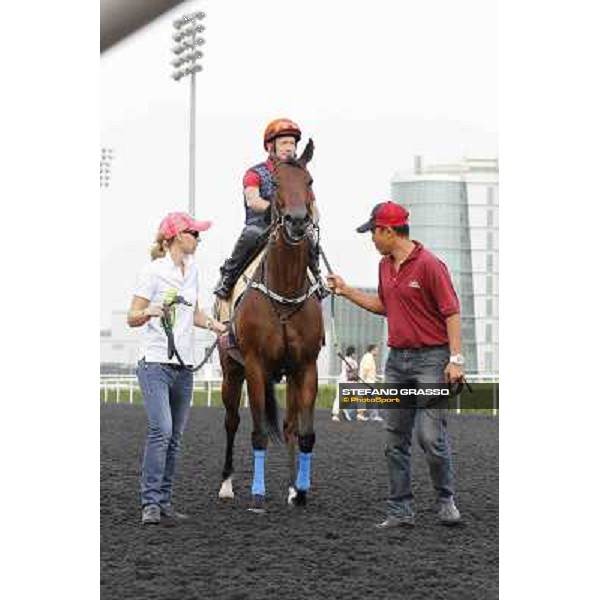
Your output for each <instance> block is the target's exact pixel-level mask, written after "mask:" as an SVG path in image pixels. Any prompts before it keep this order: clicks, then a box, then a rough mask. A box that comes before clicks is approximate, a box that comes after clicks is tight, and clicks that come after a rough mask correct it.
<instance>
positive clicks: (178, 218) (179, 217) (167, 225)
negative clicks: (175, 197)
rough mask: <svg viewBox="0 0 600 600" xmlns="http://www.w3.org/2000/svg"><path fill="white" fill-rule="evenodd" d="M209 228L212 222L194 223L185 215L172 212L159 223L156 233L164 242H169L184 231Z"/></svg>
mask: <svg viewBox="0 0 600 600" xmlns="http://www.w3.org/2000/svg"><path fill="white" fill-rule="evenodd" d="M211 227H212V221H196V220H195V219H193V218H192V217H190V215H188V214H187V213H183V212H172V213H169V214H168V215H167V216H166V217H165V218H164V219H163V220H162V221H161V222H160V227H159V228H158V233H161V234H162V235H163V236H164V238H165V239H166V240H170V239H171V238H172V237H175V236H176V235H177V234H178V233H181V232H182V231H185V230H186V229H189V230H190V231H206V230H207V229H210V228H211Z"/></svg>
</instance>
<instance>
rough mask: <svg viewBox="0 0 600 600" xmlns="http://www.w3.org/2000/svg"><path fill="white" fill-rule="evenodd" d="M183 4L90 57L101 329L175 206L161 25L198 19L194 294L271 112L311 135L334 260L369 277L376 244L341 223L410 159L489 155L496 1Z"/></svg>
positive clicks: (178, 169) (181, 146) (175, 97)
mask: <svg viewBox="0 0 600 600" xmlns="http://www.w3.org/2000/svg"><path fill="white" fill-rule="evenodd" d="M361 7H362V8H361V10H358V9H357V8H349V3H344V2H325V1H324V0H320V1H315V0H304V1H303V2H297V3H289V2H281V0H278V1H273V0H263V1H255V2H244V1H242V0H238V1H217V0H204V1H202V0H199V1H194V2H186V3H183V4H182V5H180V6H179V7H178V8H177V9H176V10H174V11H172V12H171V13H167V14H166V15H164V16H163V17H162V18H161V19H158V20H156V21H155V22H154V23H152V24H150V25H149V26H148V27H146V28H144V29H143V30H141V31H139V32H138V33H136V34H134V35H133V36H131V37H130V38H128V39H127V40H125V41H124V42H122V43H121V44H118V45H117V46H115V47H113V48H112V49H111V50H109V51H108V52H106V53H105V54H103V55H102V58H101V63H100V74H101V90H102V115H101V144H102V146H109V147H112V148H114V149H115V159H114V162H113V167H112V180H111V186H110V187H109V188H108V189H106V188H102V190H101V218H102V223H101V261H102V264H101V277H102V281H101V289H102V296H101V324H102V326H103V327H108V326H109V323H110V314H111V311H113V310H117V309H123V310H124V309H126V307H127V306H128V303H129V300H130V296H131V293H132V287H133V284H134V282H135V279H136V274H137V272H138V270H139V269H140V267H141V266H142V265H143V263H144V262H145V261H147V260H148V259H149V255H148V249H149V247H150V244H151V242H152V238H153V235H154V233H155V230H156V228H157V226H158V223H159V221H160V219H161V218H162V216H163V215H164V214H166V213H167V212H169V211H172V210H186V209H187V203H188V128H189V79H188V78H185V79H183V80H181V81H180V82H177V83H176V82H175V81H174V80H173V79H171V78H170V73H171V71H172V69H173V68H172V67H171V66H170V65H169V62H170V60H171V59H172V54H171V52H170V48H171V47H172V46H173V45H174V42H173V41H172V39H171V35H172V32H173V27H172V21H173V19H174V18H176V17H177V16H179V15H181V14H184V13H186V12H189V11H193V10H203V11H205V12H206V14H207V17H206V19H205V21H204V25H205V27H206V32H205V34H204V35H205V38H206V44H205V45H204V46H203V48H202V50H203V52H204V54H205V56H204V58H203V59H202V65H203V68H204V70H203V72H202V73H200V74H199V75H198V77H197V96H198V104H197V106H198V108H197V183H196V212H197V216H198V217H199V218H203V219H204V218H207V219H211V220H213V221H214V226H213V228H212V229H211V230H210V231H208V232H207V233H206V234H204V237H203V241H202V243H201V245H200V247H199V250H198V251H197V260H198V264H199V266H200V271H201V280H202V283H203V287H204V289H205V291H204V295H203V297H202V299H203V302H204V303H205V304H208V303H209V302H210V301H211V300H212V297H211V295H210V293H209V291H210V289H211V288H212V287H213V285H214V283H215V282H216V279H217V276H218V266H219V265H220V263H221V262H222V261H223V260H224V259H225V258H226V256H228V254H229V252H230V251H231V248H232V246H233V244H234V242H235V239H236V238H237V236H238V234H239V232H240V230H241V228H242V225H243V214H244V211H243V206H242V186H241V181H242V176H243V174H244V172H245V170H246V169H247V168H248V167H249V166H251V165H253V164H255V163H257V162H260V161H261V160H263V158H264V151H263V149H262V132H263V130H264V127H265V125H266V123H267V122H268V121H270V120H271V119H273V118H275V117H279V116H288V117H290V118H292V119H294V120H295V121H296V122H298V123H299V124H300V126H301V127H302V130H303V132H304V139H303V142H302V144H301V146H303V143H304V142H305V141H306V140H307V139H308V137H309V136H310V137H312V138H313V139H314V142H315V146H316V149H315V155H314V159H313V162H312V163H311V165H310V168H311V172H312V174H313V178H314V190H315V193H316V196H317V202H318V204H319V207H320V210H321V214H322V221H321V224H322V236H323V245H324V249H325V252H326V254H327V255H328V258H329V260H330V262H331V263H332V265H333V266H334V269H336V270H337V271H338V272H339V273H340V274H342V275H343V276H345V278H346V279H347V280H348V281H349V282H351V283H355V284H361V285H375V283H376V278H377V269H376V264H377V261H378V255H377V254H376V252H375V251H374V250H373V249H372V246H371V244H370V241H369V239H368V237H366V236H359V234H356V233H355V232H354V228H355V227H356V225H357V224H359V223H360V222H362V221H364V220H365V219H366V217H367V216H368V214H369V211H370V209H371V207H372V205H373V204H375V203H377V202H380V201H382V200H385V199H387V198H389V197H390V181H391V178H392V176H393V174H394V172H396V171H406V170H410V169H411V168H412V164H413V156H414V155H415V154H422V155H424V156H425V162H426V163H427V162H441V161H444V162H448V161H454V160H459V159H460V158H461V157H463V156H473V157H495V156H498V126H497V117H498V115H497V112H498V106H497V101H498V98H497V97H498V82H497V78H498V65H497V52H498V42H497V3H496V2H495V1H493V0H453V2H448V1H447V0H419V1H418V2H417V1H405V0H396V1H382V0H371V2H369V3H365V4H361Z"/></svg>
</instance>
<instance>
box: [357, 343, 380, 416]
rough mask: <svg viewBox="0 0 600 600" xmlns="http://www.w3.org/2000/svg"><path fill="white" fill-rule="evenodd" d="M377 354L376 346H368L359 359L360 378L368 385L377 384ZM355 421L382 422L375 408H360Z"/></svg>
mask: <svg viewBox="0 0 600 600" xmlns="http://www.w3.org/2000/svg"><path fill="white" fill-rule="evenodd" d="M378 354H379V348H378V347H377V344H369V346H368V347H367V351H366V352H365V354H364V355H363V357H362V358H361V359H360V368H359V375H360V378H361V379H362V380H363V381H364V382H365V383H369V384H373V383H376V382H377V364H376V362H375V359H376V358H377V355H378ZM356 420H357V421H369V420H371V421H383V419H382V418H381V417H380V416H379V410H378V409H377V408H371V407H369V408H368V409H364V408H360V409H359V410H358V415H357V417H356Z"/></svg>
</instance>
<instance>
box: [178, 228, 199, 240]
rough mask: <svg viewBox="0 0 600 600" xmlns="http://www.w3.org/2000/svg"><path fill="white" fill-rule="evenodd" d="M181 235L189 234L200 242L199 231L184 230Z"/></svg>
mask: <svg viewBox="0 0 600 600" xmlns="http://www.w3.org/2000/svg"><path fill="white" fill-rule="evenodd" d="M181 233H189V234H190V235H191V236H192V237H194V238H195V239H196V240H200V232H199V231H191V230H190V229H184V230H183V231H182V232H181Z"/></svg>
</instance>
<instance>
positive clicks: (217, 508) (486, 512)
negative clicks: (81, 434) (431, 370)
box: [100, 404, 498, 600]
mask: <svg viewBox="0 0 600 600" xmlns="http://www.w3.org/2000/svg"><path fill="white" fill-rule="evenodd" d="M100 414H101V540H102V547H101V594H102V595H101V597H102V599H103V600H113V599H114V600H125V599H129V598H136V599H140V600H151V599H161V600H163V599H164V600H167V599H168V600H191V599H200V598H203V599H212V598H216V599H228V600H254V599H260V600H269V599H272V598H273V599H275V598H277V599H281V598H294V599H295V600H302V599H307V600H308V599H313V598H327V600H336V599H338V598H340V599H341V598H343V599H349V600H350V599H357V600H358V599H362V598H372V599H374V600H375V599H376V600H380V599H388V598H389V599H391V598H394V599H396V598H402V599H404V600H413V599H415V600H416V599H419V600H421V599H423V600H436V599H450V598H452V599H454V598H456V599H457V600H459V599H460V600H468V599H477V600H483V599H487V598H497V597H498V420H497V419H494V418H488V417H466V416H461V417H453V418H451V420H450V423H449V429H450V434H451V439H452V447H453V453H454V460H455V471H456V476H457V505H458V507H459V509H460V511H461V514H462V517H463V524H462V525H461V526H460V527H458V528H451V529H448V528H445V527H443V526H440V525H438V524H437V523H436V519H435V501H434V495H433V490H432V487H431V484H430V480H429V475H428V472H427V465H426V463H425V460H424V457H423V454H422V452H421V450H420V449H419V448H418V447H417V446H415V445H413V483H414V491H415V502H416V508H417V515H416V518H417V520H416V526H415V527H414V529H412V530H406V529H402V528H397V529H395V530H393V531H390V532H380V531H376V530H375V529H374V525H375V524H376V523H377V522H378V521H380V520H382V519H383V518H384V517H385V499H386V493H387V475H386V464H385V459H384V455H383V449H384V436H383V430H382V429H381V427H380V426H379V425H377V424H376V423H357V422H352V423H345V422H341V423H334V422H332V421H331V420H330V418H329V415H328V413H327V412H325V411H318V412H317V414H316V434H317V441H316V445H315V450H314V459H313V474H312V481H313V487H312V490H311V494H310V499H309V505H308V507H307V508H306V509H299V508H289V507H288V506H286V504H285V494H286V488H287V485H286V482H287V462H286V452H285V449H284V447H283V446H280V447H277V446H273V445H270V446H269V451H268V453H267V461H266V469H265V470H266V485H267V507H268V512H267V514H265V515H256V514H254V513H251V512H249V511H248V510H246V507H247V502H248V499H249V488H250V483H251V476H252V474H251V467H252V463H251V458H250V457H251V455H250V418H249V414H248V411H247V410H244V411H243V413H242V423H241V425H240V429H239V431H238V436H237V439H236V453H235V468H236V473H235V480H234V488H235V491H236V499H235V500H234V501H230V502H229V503H224V502H223V501H219V500H218V499H217V492H218V489H219V484H220V473H221V468H222V462H223V455H224V448H225V432H224V429H223V415H224V412H223V411H222V410H221V409H214V408H213V409H206V408H204V409H203V408H194V409H192V411H191V415H190V421H189V423H188V427H187V430H186V433H185V436H184V441H183V449H182V453H181V455H180V461H179V466H178V474H177V479H176V483H175V492H174V496H175V497H174V501H175V505H176V506H177V508H178V509H179V510H181V511H183V512H185V513H188V514H189V515H190V517H191V518H190V520H189V521H186V522H180V523H179V524H177V525H170V526H168V525H167V524H161V525H159V526H149V527H146V528H142V526H141V525H140V522H139V519H140V509H139V506H138V477H139V469H140V467H139V464H140V457H141V453H142V447H143V444H144V440H145V433H146V421H145V413H144V409H143V408H142V407H140V406H129V405H123V404H121V405H116V404H112V405H102V406H101V408H100Z"/></svg>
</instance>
